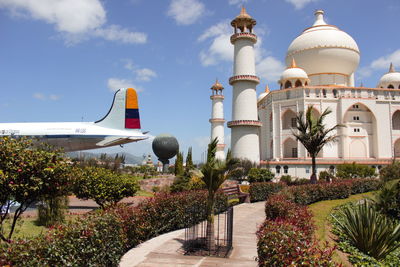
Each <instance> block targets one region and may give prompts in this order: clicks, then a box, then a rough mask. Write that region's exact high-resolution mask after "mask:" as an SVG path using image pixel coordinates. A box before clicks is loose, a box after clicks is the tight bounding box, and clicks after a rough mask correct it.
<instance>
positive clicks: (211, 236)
mask: <svg viewBox="0 0 400 267" xmlns="http://www.w3.org/2000/svg"><path fill="white" fill-rule="evenodd" d="M214 197H215V194H213V193H211V192H208V199H207V229H206V242H207V250H208V251H210V252H211V251H215V229H214V202H215V201H214Z"/></svg>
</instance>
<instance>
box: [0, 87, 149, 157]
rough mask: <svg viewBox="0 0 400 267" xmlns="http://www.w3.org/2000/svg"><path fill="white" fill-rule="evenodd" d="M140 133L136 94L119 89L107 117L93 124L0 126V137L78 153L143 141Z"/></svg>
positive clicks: (14, 124) (143, 134)
mask: <svg viewBox="0 0 400 267" xmlns="http://www.w3.org/2000/svg"><path fill="white" fill-rule="evenodd" d="M146 133H147V132H145V133H142V132H141V131H140V118H139V106H138V98H137V94H136V91H135V90H134V89H132V88H127V89H119V90H118V91H117V92H116V93H115V95H114V100H113V103H112V106H111V108H110V110H109V111H108V113H107V115H106V116H105V117H104V118H102V119H101V120H98V121H96V122H47V123H39V122H38V123H0V136H16V137H18V136H28V137H32V138H37V139H38V140H39V141H43V142H46V143H49V144H51V145H53V146H55V147H62V148H64V151H78V150H86V149H94V148H103V147H109V146H116V145H124V144H127V143H131V142H137V141H140V140H144V139H147V138H148V136H146Z"/></svg>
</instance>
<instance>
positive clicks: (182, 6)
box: [167, 0, 206, 25]
mask: <svg viewBox="0 0 400 267" xmlns="http://www.w3.org/2000/svg"><path fill="white" fill-rule="evenodd" d="M205 11H206V9H205V6H204V4H203V3H201V2H199V1H197V0H171V4H170V5H169V8H168V12H167V15H168V16H170V17H172V18H173V19H175V21H176V23H177V24H178V25H189V24H193V23H195V22H196V21H197V20H198V19H199V18H200V17H201V16H202V15H203V14H204V13H205Z"/></svg>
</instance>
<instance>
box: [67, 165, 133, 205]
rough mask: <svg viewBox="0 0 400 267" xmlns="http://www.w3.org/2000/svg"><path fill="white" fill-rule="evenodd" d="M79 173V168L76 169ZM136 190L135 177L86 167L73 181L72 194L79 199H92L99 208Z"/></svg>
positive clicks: (112, 203)
mask: <svg viewBox="0 0 400 267" xmlns="http://www.w3.org/2000/svg"><path fill="white" fill-rule="evenodd" d="M78 173H79V170H78ZM137 190H138V185H137V182H136V180H135V179H132V178H131V177H128V176H123V175H121V174H117V173H115V172H113V171H111V170H109V169H105V168H99V167H97V168H96V167H86V168H84V169H81V171H80V174H79V175H78V177H77V178H76V180H75V182H74V190H73V191H74V194H75V195H76V196H77V197H78V198H81V199H85V200H86V199H92V200H94V201H95V202H96V203H97V204H98V205H99V206H100V207H101V208H105V207H108V206H112V205H114V204H116V203H117V202H118V201H120V200H121V199H123V198H124V197H130V196H133V195H134V194H135V193H136V192H137Z"/></svg>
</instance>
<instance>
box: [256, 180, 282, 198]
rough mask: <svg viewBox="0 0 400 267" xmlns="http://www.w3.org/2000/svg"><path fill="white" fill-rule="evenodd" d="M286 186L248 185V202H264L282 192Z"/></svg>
mask: <svg viewBox="0 0 400 267" xmlns="http://www.w3.org/2000/svg"><path fill="white" fill-rule="evenodd" d="M285 186H286V185H285V184H284V183H272V182H268V183H253V184H250V189H249V193H250V201H251V202H256V201H264V200H267V198H268V197H269V196H270V195H272V194H274V193H276V192H279V191H280V190H282V189H283V188H284V187H285Z"/></svg>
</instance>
